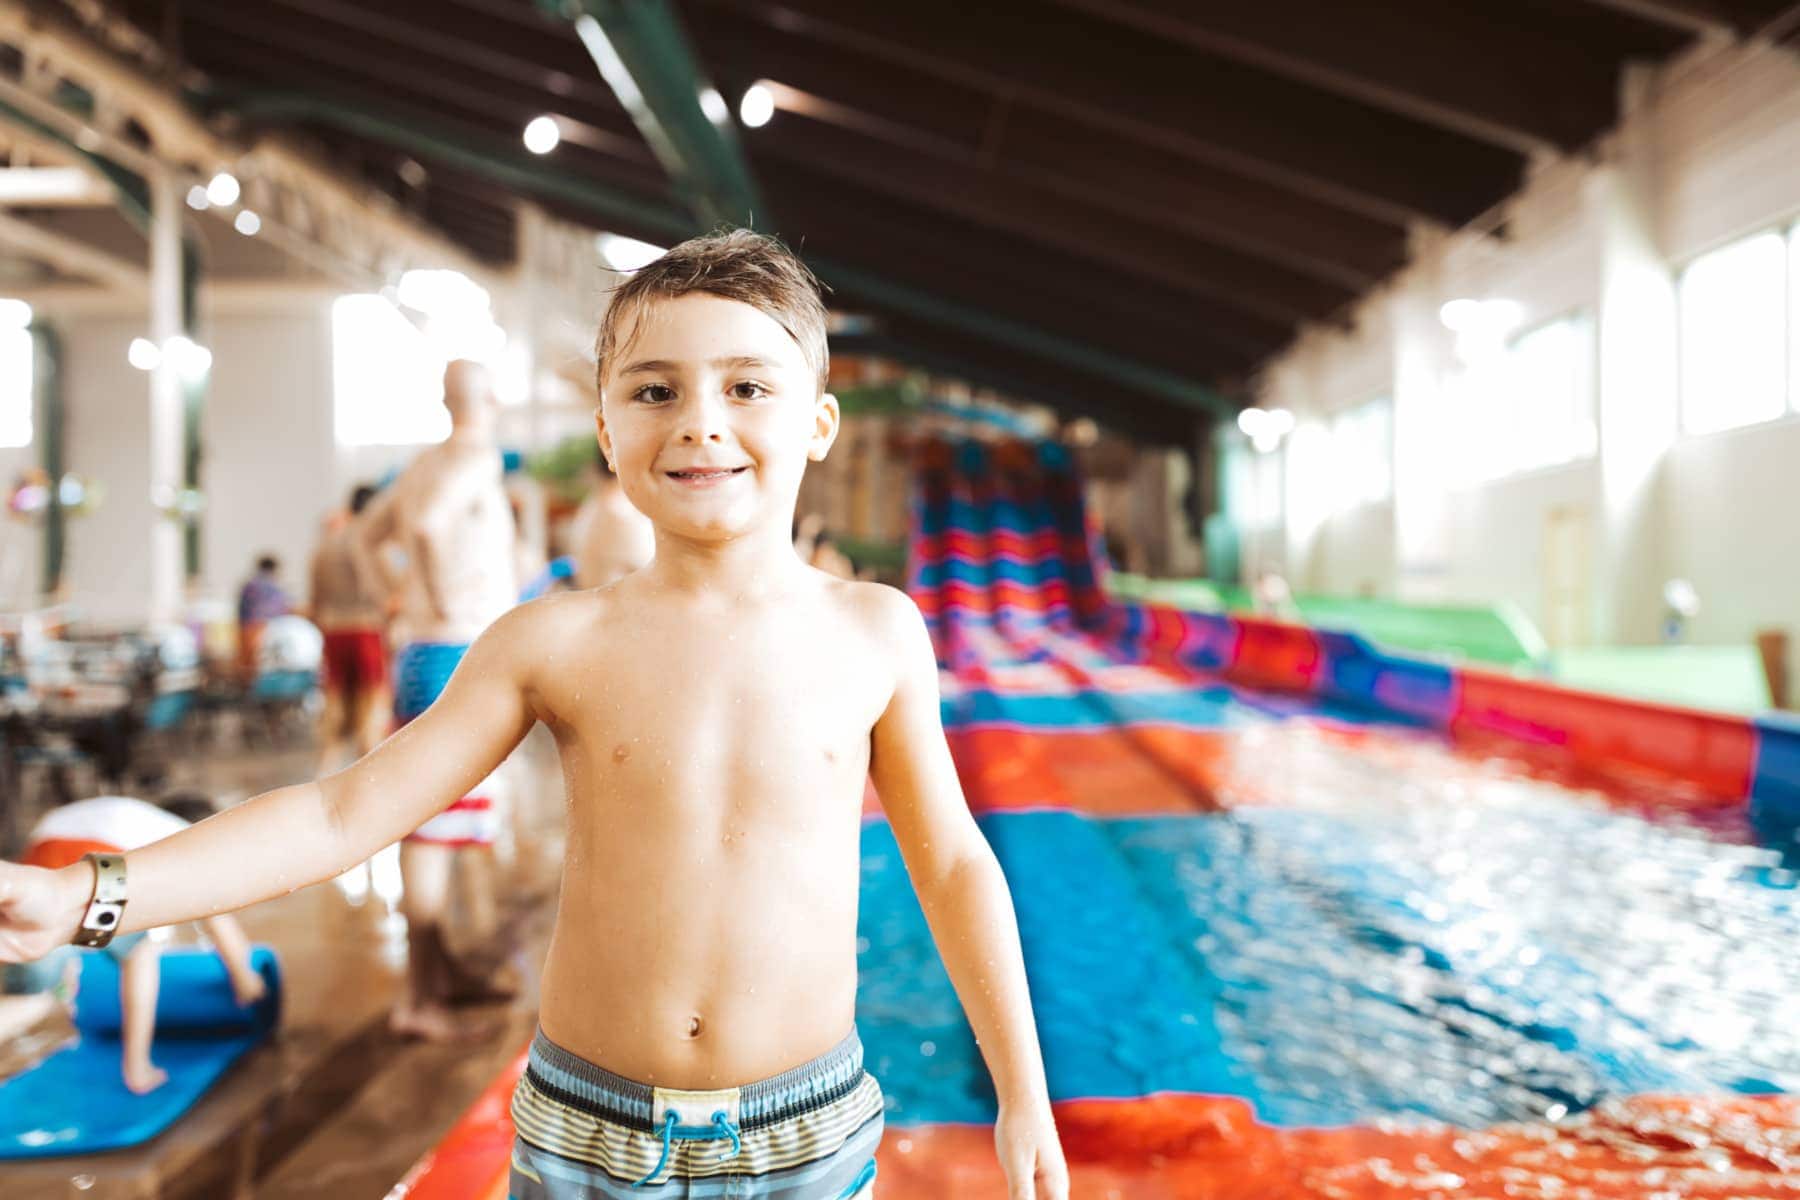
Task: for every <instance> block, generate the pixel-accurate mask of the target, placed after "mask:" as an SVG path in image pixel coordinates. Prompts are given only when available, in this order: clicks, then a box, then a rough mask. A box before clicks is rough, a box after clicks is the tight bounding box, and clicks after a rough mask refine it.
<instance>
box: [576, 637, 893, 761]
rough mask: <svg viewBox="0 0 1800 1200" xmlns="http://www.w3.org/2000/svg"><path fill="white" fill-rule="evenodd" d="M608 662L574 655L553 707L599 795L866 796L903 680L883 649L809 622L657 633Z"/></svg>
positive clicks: (632, 641) (634, 641) (633, 641)
mask: <svg viewBox="0 0 1800 1200" xmlns="http://www.w3.org/2000/svg"><path fill="white" fill-rule="evenodd" d="M621 640H622V641H625V642H626V643H627V644H626V645H624V646H623V647H622V648H621V652H620V653H618V654H616V655H611V656H609V657H608V660H607V661H588V660H587V659H586V658H585V657H584V656H581V655H578V654H577V655H571V661H570V662H568V663H567V664H566V669H565V670H562V671H556V670H554V669H553V670H551V671H548V672H546V674H547V675H549V676H550V677H551V678H552V679H553V680H554V681H555V682H554V683H553V684H552V685H551V687H550V688H549V689H548V690H547V693H546V695H545V699H546V701H547V703H548V707H549V708H551V710H552V711H553V713H554V715H555V718H556V720H555V725H556V727H557V730H558V735H559V738H560V740H561V741H562V742H563V745H564V753H565V759H566V760H567V759H572V760H573V762H572V763H571V765H572V766H575V767H576V768H577V769H578V770H579V771H580V773H581V775H582V777H583V781H584V782H585V783H586V785H587V786H589V787H597V788H599V789H600V790H602V791H610V790H613V789H615V788H618V789H625V790H629V791H630V792H632V793H633V794H655V793H661V792H669V793H684V792H689V791H694V790H696V789H698V790H701V791H704V790H706V789H709V788H715V787H724V788H726V789H728V790H729V791H731V792H734V793H737V794H746V793H755V792H761V791H765V790H770V791H790V790H792V789H796V788H797V789H800V790H803V791H815V790H820V789H824V790H833V791H835V790H837V789H836V787H835V786H834V785H835V784H837V783H838V782H840V781H841V782H843V783H844V784H845V786H846V787H849V788H852V789H857V788H860V786H861V780H862V777H863V775H864V774H865V773H866V772H867V769H868V753H869V733H870V730H871V729H872V728H873V726H874V724H875V721H876V719H877V718H878V717H879V716H880V715H881V712H882V710H883V709H884V708H885V707H886V705H887V700H888V697H889V696H890V695H891V693H892V688H893V681H892V679H891V678H889V677H888V673H887V670H886V668H885V665H884V664H883V663H882V661H881V659H880V656H879V654H877V653H875V652H874V649H873V648H872V647H868V646H865V645H862V644H859V643H858V641H857V640H856V639H855V638H853V637H845V636H841V635H839V634H837V633H835V632H834V631H831V630H829V629H825V630H818V629H812V630H809V629H807V628H805V626H804V623H798V624H796V625H794V626H791V627H789V626H785V625H784V626H783V627H781V628H776V629H762V630H751V629H745V630H735V631H734V630H729V629H724V630H718V631H708V630H704V629H687V630H681V629H675V628H667V627H663V628H651V629H645V630H642V631H640V632H639V636H638V637H637V638H635V639H621Z"/></svg>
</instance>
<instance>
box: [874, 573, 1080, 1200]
mask: <svg viewBox="0 0 1800 1200" xmlns="http://www.w3.org/2000/svg"><path fill="white" fill-rule="evenodd" d="M881 594H882V595H883V596H884V601H883V603H884V604H885V605H886V606H887V611H885V612H884V613H883V621H882V624H883V632H884V634H885V635H886V636H885V638H884V641H885V643H886V644H887V645H889V646H892V647H893V653H894V654H895V656H896V671H897V683H896V686H895V688H894V695H893V698H892V700H890V701H889V702H888V707H887V711H885V712H884V713H882V715H881V718H880V720H878V721H877V722H876V724H875V733H874V738H873V747H872V756H871V759H870V772H871V774H873V775H874V777H875V790H876V791H878V792H879V793H880V794H881V806H882V808H883V809H884V810H885V811H886V813H887V817H888V821H889V823H890V824H891V825H892V826H893V829H894V839H895V841H896V842H898V843H899V846H900V853H901V855H902V857H904V858H905V860H906V870H907V874H908V875H909V876H910V877H911V878H912V884H913V890H914V891H916V892H917V893H918V895H919V903H920V905H921V906H922V907H923V908H924V910H925V919H926V921H928V922H929V923H930V925H931V934H932V938H933V939H934V940H935V941H936V943H937V948H938V953H939V954H940V955H942V956H943V959H944V966H945V967H946V968H947V969H948V970H949V972H950V982H951V983H952V984H954V985H955V987H956V994H957V997H958V998H959V999H960V1000H961V1001H962V1006H963V1011H964V1012H965V1013H967V1014H968V1018H969V1025H970V1026H971V1027H972V1028H973V1029H974V1031H975V1039H976V1041H977V1042H978V1043H979V1044H980V1047H981V1054H982V1057H983V1058H984V1059H985V1060H986V1061H987V1067H988V1072H989V1073H990V1074H991V1075H992V1076H993V1078H994V1091H995V1093H996V1094H997V1096H998V1097H999V1101H1000V1118H999V1121H998V1122H997V1123H996V1125H995V1129H994V1141H995V1146H996V1149H997V1150H998V1152H999V1155H1000V1165H1001V1166H1002V1167H1003V1168H1005V1170H1006V1177H1007V1185H1008V1197H1009V1200H1040V1198H1042V1200H1066V1198H1067V1196H1068V1194H1069V1173H1068V1167H1067V1166H1066V1165H1065V1163H1064V1161H1063V1153H1062V1145H1061V1143H1060V1142H1059V1141H1058V1139H1057V1136H1056V1125H1055V1122H1054V1121H1053V1120H1052V1118H1051V1113H1050V1093H1049V1088H1048V1087H1047V1085H1046V1083H1045V1080H1044V1060H1043V1055H1042V1053H1041V1051H1040V1050H1039V1048H1038V1040H1037V1022H1036V1021H1035V1020H1033V1018H1032V1015H1031V995H1030V993H1029V991H1028V990H1027V988H1026V983H1025V959H1024V955H1023V953H1022V952H1021V951H1020V949H1019V926H1018V921H1017V919H1016V918H1015V917H1014V915H1013V906H1012V896H1011V894H1010V893H1009V892H1008V891H1007V887H1006V877H1005V876H1004V875H1002V874H1001V872H1000V863H999V861H998V860H997V859H995V857H994V852H993V851H992V850H991V849H990V848H989V847H988V844H987V839H986V838H984V837H983V836H982V835H981V830H980V829H978V828H977V827H976V825H975V818H974V816H973V815H972V814H971V813H970V812H969V806H968V802H967V801H966V800H965V799H964V798H963V793H962V785H961V784H960V783H959V782H958V781H957V778H956V767H955V765H954V764H953V763H952V762H951V760H950V748H949V746H948V745H947V744H946V743H945V741H944V728H943V724H942V721H941V718H940V716H939V713H938V674H937V659H936V656H935V655H934V654H933V653H932V649H931V639H930V637H929V635H928V634H927V633H926V632H925V623H924V621H923V620H922V619H921V618H920V616H919V610H918V609H917V608H916V607H915V606H914V605H913V604H912V602H911V601H910V600H907V599H905V598H904V597H902V596H900V595H898V594H897V593H893V592H888V591H884V592H883V593H881ZM886 597H892V598H891V599H887V598H886Z"/></svg>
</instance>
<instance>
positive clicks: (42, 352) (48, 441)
mask: <svg viewBox="0 0 1800 1200" xmlns="http://www.w3.org/2000/svg"><path fill="white" fill-rule="evenodd" d="M31 360H32V361H31V390H32V392H33V393H34V394H33V397H32V399H33V402H34V403H33V407H34V408H35V409H36V410H37V420H36V425H37V429H36V437H37V444H38V465H39V466H41V467H43V469H44V474H45V475H48V476H49V477H50V498H49V500H48V502H47V503H46V504H45V506H44V575H43V580H42V584H43V587H42V592H43V594H44V595H53V594H54V593H55V592H56V590H57V589H58V588H59V587H61V586H62V573H63V548H64V546H65V545H66V538H67V518H66V517H65V516H64V514H63V506H62V477H63V469H64V465H63V431H64V429H65V428H66V425H67V423H66V422H65V420H64V419H63V418H64V412H63V390H62V338H61V337H60V336H59V335H58V334H57V332H56V327H55V326H53V325H48V324H45V323H44V322H42V321H34V322H32V325H31Z"/></svg>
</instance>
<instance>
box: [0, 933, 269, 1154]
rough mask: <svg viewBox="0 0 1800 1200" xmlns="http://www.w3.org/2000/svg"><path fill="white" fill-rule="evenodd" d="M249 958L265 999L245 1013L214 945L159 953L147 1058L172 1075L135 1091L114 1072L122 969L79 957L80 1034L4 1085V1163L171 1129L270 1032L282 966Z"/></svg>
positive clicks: (128, 1141) (101, 958) (0, 1115)
mask: <svg viewBox="0 0 1800 1200" xmlns="http://www.w3.org/2000/svg"><path fill="white" fill-rule="evenodd" d="M252 961H253V963H254V964H255V966H256V969H257V970H258V971H259V972H261V973H262V976H263V978H264V979H265V980H266V981H267V982H268V985H269V990H268V996H267V997H266V998H265V999H264V1000H262V1001H261V1002H260V1003H258V1004H257V1005H255V1006H254V1007H253V1008H250V1009H241V1008H239V1007H238V1006H237V1004H236V1002H235V1001H234V1000H233V998H232V994H231V984H230V981H229V980H228V979H227V977H226V974H225V967H224V964H222V963H221V962H220V961H219V958H218V956H217V955H216V954H214V953H213V952H212V951H210V950H175V951H170V952H168V953H165V954H164V955H163V956H162V987H161V989H160V990H159V992H158V996H157V1008H156V1026H157V1032H156V1043H155V1046H154V1048H153V1049H152V1051H151V1057H152V1058H153V1060H154V1061H155V1062H156V1064H157V1065H158V1066H159V1067H162V1068H163V1069H164V1070H165V1071H167V1072H168V1073H169V1081H168V1082H167V1083H165V1084H163V1086H162V1087H160V1088H158V1089H157V1090H156V1091H154V1092H151V1093H150V1094H149V1095H147V1096H136V1095H133V1094H132V1093H131V1092H129V1091H127V1090H126V1088H125V1084H124V1082H123V1080H122V1079H121V1078H120V1075H119V1040H118V1030H119V1019H120V1013H119V969H118V966H117V964H115V963H114V962H113V960H112V959H111V957H109V956H108V955H105V954H96V953H85V954H83V955H82V961H81V987H80V992H79V994H78V996H77V999H76V1012H75V1025H76V1028H77V1030H78V1031H79V1032H80V1037H79V1038H78V1039H77V1040H76V1041H75V1042H74V1044H72V1045H69V1046H66V1047H64V1048H63V1049H61V1050H59V1051H57V1052H56V1053H55V1054H52V1055H51V1056H50V1057H49V1058H46V1059H45V1060H44V1061H43V1062H41V1063H39V1064H38V1065H37V1066H35V1067H33V1068H31V1069H30V1070H28V1071H26V1072H24V1073H23V1074H20V1075H16V1076H14V1077H13V1078H12V1079H9V1080H7V1081H6V1082H5V1083H4V1084H0V1160H6V1159H21V1158H50V1157H56V1156H60V1155H69V1154H92V1153H96V1152H99V1151H105V1150H122V1149H125V1148H126V1147H129V1146H136V1145H139V1144H141V1143H143V1142H147V1141H149V1140H150V1139H151V1138H153V1137H155V1136H157V1135H158V1134H160V1133H161V1132H163V1130H165V1129H167V1128H169V1126H171V1125H173V1124H174V1123H175V1122H176V1120H177V1119H179V1118H180V1117H181V1116H182V1114H183V1113H185V1112H187V1111H188V1110H189V1109H190V1108H192V1107H193V1106H194V1104H195V1103H196V1102H198V1101H199V1099H200V1097H201V1096H203V1095H205V1094H206V1092H207V1091H208V1090H209V1089H210V1088H211V1087H212V1086H213V1084H214V1083H216V1082H218V1080H219V1077H220V1076H222V1075H224V1073H225V1072H226V1070H228V1069H229V1068H230V1067H231V1065H232V1064H233V1063H235V1062H236V1061H237V1060H238V1059H240V1058H242V1057H243V1056H244V1055H245V1054H247V1053H249V1052H250V1051H251V1050H252V1049H254V1048H255V1047H256V1046H257V1045H259V1044H260V1043H261V1042H263V1041H264V1040H266V1039H267V1038H268V1037H269V1036H270V1035H271V1033H272V1032H273V1030H274V1028H275V1024H276V1021H277V1020H278V1019H279V1016H280V1011H281V972H280V969H279V967H278V966H277V964H276V960H275V956H274V955H273V954H272V953H271V952H270V951H269V950H268V949H266V948H264V947H260V946H259V947H257V949H256V950H255V952H254V957H253V959H252Z"/></svg>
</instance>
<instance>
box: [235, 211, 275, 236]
mask: <svg viewBox="0 0 1800 1200" xmlns="http://www.w3.org/2000/svg"><path fill="white" fill-rule="evenodd" d="M231 227H232V228H233V229H235V230H237V231H238V232H239V233H241V234H243V235H244V236H245V237H255V236H256V235H257V234H259V233H261V232H262V218H261V217H259V216H257V215H256V213H254V212H253V211H251V210H250V209H248V208H246V209H244V210H243V211H242V212H240V213H238V215H237V217H236V219H235V220H233V221H232V222H231ZM277 240H280V239H277Z"/></svg>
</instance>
